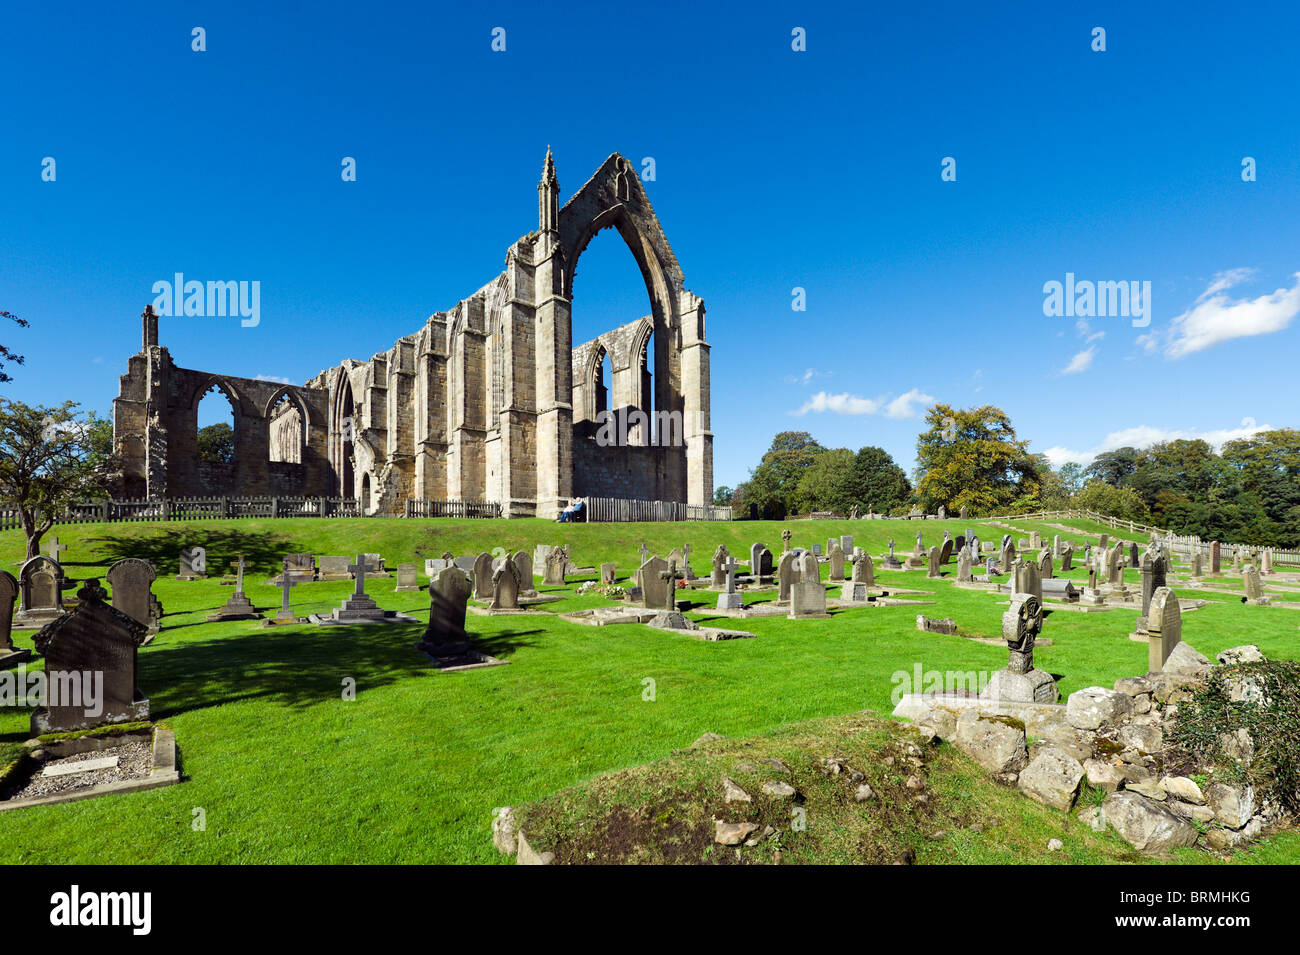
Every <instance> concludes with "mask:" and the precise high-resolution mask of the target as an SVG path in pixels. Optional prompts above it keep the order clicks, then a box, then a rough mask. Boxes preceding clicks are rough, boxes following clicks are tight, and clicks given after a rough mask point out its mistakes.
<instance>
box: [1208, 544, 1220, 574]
mask: <svg viewBox="0 0 1300 955" xmlns="http://www.w3.org/2000/svg"><path fill="white" fill-rule="evenodd" d="M1222 569H1223V558H1222V547H1221V546H1220V544H1219V542H1218V541H1210V575H1211V576H1217V575H1218V574H1219V572H1220V571H1221V570H1222Z"/></svg>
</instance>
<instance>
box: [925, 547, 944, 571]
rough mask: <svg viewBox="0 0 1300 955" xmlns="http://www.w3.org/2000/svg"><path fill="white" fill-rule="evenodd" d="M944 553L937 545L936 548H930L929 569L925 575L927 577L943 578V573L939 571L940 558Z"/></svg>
mask: <svg viewBox="0 0 1300 955" xmlns="http://www.w3.org/2000/svg"><path fill="white" fill-rule="evenodd" d="M942 553H943V552H942V551H941V550H940V549H939V546H938V545H937V544H936V545H935V546H934V547H931V548H930V553H929V554H928V555H927V556H928V557H929V568H928V570H927V571H926V574H925V576H926V577H942V576H943V573H942V571H941V570H940V569H939V564H940V560H939V557H940V555H941V554H942Z"/></svg>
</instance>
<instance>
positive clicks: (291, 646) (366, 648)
mask: <svg viewBox="0 0 1300 955" xmlns="http://www.w3.org/2000/svg"><path fill="white" fill-rule="evenodd" d="M542 632H543V631H541V630H520V631H506V632H503V633H494V634H484V635H477V636H476V637H475V639H474V648H475V649H477V650H479V651H481V652H483V653H486V654H488V655H489V656H494V657H498V658H506V657H509V656H511V655H512V654H513V653H514V652H515V651H516V650H518V649H519V648H520V647H526V646H531V645H532V641H531V640H529V639H528V638H530V637H533V636H535V635H536V634H539V633H542ZM423 633H424V627H423V626H421V625H418V624H412V625H406V626H403V625H385V626H351V627H349V626H338V627H316V626H312V625H310V624H303V625H301V626H300V627H297V628H295V629H292V630H290V629H278V630H273V629H268V630H265V631H262V630H260V629H258V630H254V631H252V632H248V633H241V634H234V635H230V636H225V637H219V638H216V639H213V640H205V641H200V642H194V643H185V644H181V645H179V646H176V647H174V648H169V649H167V650H166V651H165V652H157V651H156V652H153V653H147V654H142V655H141V657H140V664H139V666H140V678H139V684H140V688H141V690H142V691H143V692H144V693H145V695H146V696H148V697H149V698H150V700H151V703H152V707H151V709H152V714H153V717H154V718H155V719H166V718H167V717H170V716H176V715H177V714H180V713H185V712H189V711H191V710H197V709H206V708H208V707H213V706H222V705H225V704H229V703H238V702H243V701H247V700H271V701H273V702H276V703H280V704H284V705H287V706H295V707H297V706H311V705H313V704H316V703H320V702H322V701H325V700H332V699H338V697H339V694H340V693H341V692H342V686H343V684H342V681H343V679H344V678H346V677H352V678H354V679H355V680H356V681H357V686H358V688H360V689H375V688H376V687H381V686H389V685H392V684H394V683H397V682H399V681H401V680H404V679H408V678H411V677H416V676H420V675H422V674H427V673H437V672H438V671H437V668H436V667H434V666H433V665H432V664H431V663H430V662H429V660H428V658H427V657H425V656H424V655H423V654H421V653H420V652H419V651H418V650H416V649H415V644H416V643H418V642H419V640H420V637H421V635H422V634H423Z"/></svg>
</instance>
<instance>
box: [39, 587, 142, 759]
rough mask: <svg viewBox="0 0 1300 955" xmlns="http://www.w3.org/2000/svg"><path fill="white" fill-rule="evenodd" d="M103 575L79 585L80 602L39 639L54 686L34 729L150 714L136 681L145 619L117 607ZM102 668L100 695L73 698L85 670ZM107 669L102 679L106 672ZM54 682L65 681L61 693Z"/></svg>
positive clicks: (53, 730)
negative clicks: (70, 694)
mask: <svg viewBox="0 0 1300 955" xmlns="http://www.w3.org/2000/svg"><path fill="white" fill-rule="evenodd" d="M107 597H108V594H107V592H106V591H105V590H104V588H103V587H101V586H100V585H99V581H98V580H97V579H91V580H87V581H86V582H85V584H84V585H83V586H82V588H81V589H80V590H79V591H77V598H78V601H77V606H76V607H74V608H73V609H72V611H71V612H69V613H68V614H66V615H64V616H62V617H60V618H59V619H57V620H54V621H53V622H51V623H48V624H46V625H45V627H44V628H42V630H41V631H40V633H38V634H36V636H35V637H34V638H33V642H34V643H35V645H36V649H37V651H38V652H39V653H40V654H41V655H42V656H44V657H45V674H46V679H47V681H48V684H49V686H50V687H51V691H50V697H49V698H48V699H47V700H46V705H45V707H43V708H42V709H38V710H37V711H36V712H35V713H33V714H32V722H31V729H32V734H33V735H37V736H39V735H41V734H44V733H58V732H70V731H74V730H84V729H90V728H92V727H95V726H102V725H104V724H107V723H130V722H136V721H141V720H147V719H149V700H148V698H147V697H145V696H144V694H142V693H141V692H140V691H139V689H138V688H137V687H136V682H135V678H136V651H137V650H139V648H140V645H141V644H142V643H144V641H145V637H146V636H147V634H146V631H145V627H144V625H143V624H141V623H140V622H139V621H137V620H135V619H133V618H132V617H129V616H127V615H126V614H124V613H122V612H121V611H120V610H115V609H114V608H113V607H111V606H109V604H108V603H107V601H106V598H107ZM85 673H94V674H96V683H97V686H96V690H97V695H98V699H97V700H94V701H93V703H94V705H93V706H92V705H90V703H91V702H92V701H90V700H88V699H68V698H65V697H64V696H62V694H63V693H66V692H67V690H68V689H69V688H70V687H72V686H74V685H76V686H80V685H81V678H82V674H85ZM100 675H102V683H101V682H100V681H101V676H100ZM54 687H60V688H61V689H60V694H59V698H58V699H55V691H54V689H53V688H54Z"/></svg>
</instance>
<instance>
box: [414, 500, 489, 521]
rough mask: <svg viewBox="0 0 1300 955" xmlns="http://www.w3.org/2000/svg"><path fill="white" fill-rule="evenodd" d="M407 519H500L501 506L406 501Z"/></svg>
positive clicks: (469, 502) (465, 502) (475, 502)
mask: <svg viewBox="0 0 1300 955" xmlns="http://www.w3.org/2000/svg"><path fill="white" fill-rule="evenodd" d="M406 516H407V517H500V516H501V505H500V504H499V503H496V502H494V501H427V500H408V501H407V502H406Z"/></svg>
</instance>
